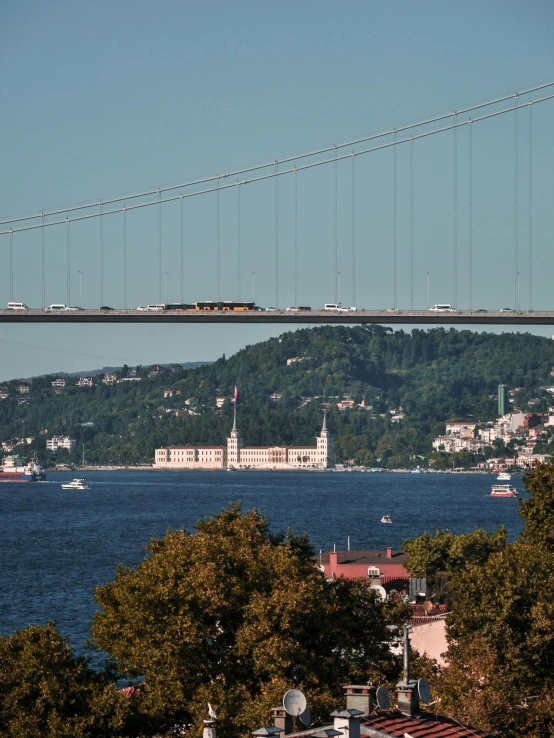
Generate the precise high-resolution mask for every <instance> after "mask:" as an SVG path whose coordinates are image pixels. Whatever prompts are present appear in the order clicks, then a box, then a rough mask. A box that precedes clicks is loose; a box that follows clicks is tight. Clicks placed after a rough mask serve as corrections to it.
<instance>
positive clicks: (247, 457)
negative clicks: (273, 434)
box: [154, 407, 333, 469]
mask: <svg viewBox="0 0 554 738" xmlns="http://www.w3.org/2000/svg"><path fill="white" fill-rule="evenodd" d="M332 450H333V439H332V438H331V435H330V433H329V431H328V429H327V416H326V415H324V416H323V427H322V429H321V433H320V434H319V436H317V438H316V444H315V446H245V445H244V442H243V439H242V436H241V435H240V433H239V431H238V429H237V416H236V407H235V417H234V422H233V428H232V430H231V435H230V437H229V438H228V439H227V445H226V446H168V447H166V448H158V449H156V452H155V459H154V467H155V468H157V469H227V468H228V469H328V468H329V467H330V466H331V465H332V463H333V461H332Z"/></svg>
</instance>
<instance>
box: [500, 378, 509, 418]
mask: <svg viewBox="0 0 554 738" xmlns="http://www.w3.org/2000/svg"><path fill="white" fill-rule="evenodd" d="M507 412H508V389H507V386H506V385H505V384H499V385H498V415H499V416H502V415H506V413H507Z"/></svg>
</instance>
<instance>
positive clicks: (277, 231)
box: [274, 161, 279, 308]
mask: <svg viewBox="0 0 554 738" xmlns="http://www.w3.org/2000/svg"><path fill="white" fill-rule="evenodd" d="M278 167H279V162H278V161H275V177H274V186H275V236H274V238H275V307H276V308H278V307H279V177H278V176H277V169H278Z"/></svg>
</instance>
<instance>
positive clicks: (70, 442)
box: [46, 436, 77, 451]
mask: <svg viewBox="0 0 554 738" xmlns="http://www.w3.org/2000/svg"><path fill="white" fill-rule="evenodd" d="M76 445H77V441H76V440H75V438H69V436H52V438H49V439H48V440H47V441H46V448H47V449H48V450H49V451H57V450H58V449H59V448H64V449H65V450H66V451H71V449H72V448H73V447H74V446H76Z"/></svg>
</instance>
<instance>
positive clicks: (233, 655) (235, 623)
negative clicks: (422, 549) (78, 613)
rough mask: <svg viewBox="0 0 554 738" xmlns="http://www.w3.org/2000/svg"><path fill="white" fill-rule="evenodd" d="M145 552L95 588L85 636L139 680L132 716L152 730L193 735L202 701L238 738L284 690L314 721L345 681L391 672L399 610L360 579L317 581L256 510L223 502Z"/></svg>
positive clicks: (297, 551) (302, 554) (303, 556)
mask: <svg viewBox="0 0 554 738" xmlns="http://www.w3.org/2000/svg"><path fill="white" fill-rule="evenodd" d="M148 551H149V555H148V557H147V558H146V559H145V561H144V562H143V563H141V564H140V565H139V566H138V567H137V568H136V569H123V568H120V569H119V570H118V572H117V575H116V577H115V580H114V581H113V582H111V583H108V584H106V585H104V586H101V587H98V588H97V590H96V601H97V603H98V605H99V606H100V612H99V613H98V614H97V615H96V616H95V618H94V623H93V635H94V638H95V640H96V642H97V643H98V645H99V646H100V648H102V649H104V650H107V651H108V652H109V653H110V654H111V655H112V656H113V657H114V658H115V659H116V661H117V665H118V668H119V669H120V670H121V671H122V672H124V673H126V674H128V675H130V676H141V677H143V679H144V687H143V690H142V696H141V701H140V710H141V714H142V715H143V716H144V718H145V720H148V721H149V723H150V725H151V726H152V728H153V729H154V728H155V729H156V730H157V731H163V730H166V729H167V727H168V726H169V725H171V724H174V723H184V724H190V723H193V724H194V726H195V731H196V733H198V732H199V731H200V729H201V725H202V720H203V719H204V718H205V713H206V702H207V701H208V700H209V701H210V702H212V703H213V704H214V705H216V706H217V708H218V725H219V726H221V730H222V732H223V733H224V734H225V735H228V736H237V735H240V734H243V733H245V732H249V731H250V730H251V729H252V727H253V726H256V725H263V724H264V722H266V721H267V715H268V712H269V709H270V708H271V707H273V706H274V705H275V704H278V703H279V701H280V699H281V697H282V694H283V692H284V691H285V690H286V689H288V688H290V687H293V686H297V687H299V688H301V689H303V690H305V691H306V692H307V695H308V698H309V702H310V706H311V708H312V716H314V717H315V719H317V717H318V715H321V716H324V715H325V713H326V711H327V710H328V709H329V708H330V707H333V706H335V704H336V702H337V701H338V700H340V699H341V698H342V685H343V684H345V683H347V682H349V681H350V680H355V682H357V681H358V680H362V681H367V680H368V679H370V678H378V679H383V678H386V677H387V675H388V676H389V677H394V676H396V674H397V672H396V669H397V662H396V659H395V657H394V656H393V655H392V654H391V652H390V650H389V648H388V643H389V641H390V639H391V634H390V631H389V630H388V629H387V627H386V626H387V624H390V623H391V622H401V621H402V619H403V618H404V617H406V614H407V613H406V608H405V606H404V605H403V604H402V603H400V602H397V601H392V602H390V603H386V604H385V603H382V602H380V601H379V600H378V599H376V596H375V593H374V592H373V591H372V590H370V589H369V586H368V585H367V584H366V583H364V582H362V581H361V580H359V581H353V582H347V581H340V582H338V583H328V582H327V581H326V580H325V579H324V577H323V576H322V575H321V573H320V572H319V571H318V570H317V569H316V568H315V567H314V566H313V562H312V559H311V556H312V550H311V547H310V545H309V543H308V541H307V539H306V538H305V537H304V536H297V535H294V534H289V535H287V536H284V537H283V536H278V537H275V536H272V535H270V533H269V530H268V523H267V520H266V519H265V518H264V517H263V516H261V515H260V514H259V513H257V512H248V513H246V514H243V513H242V512H241V509H240V506H235V505H231V506H230V507H229V508H228V509H226V510H223V511H222V512H221V513H220V514H219V515H216V516H215V517H214V518H208V519H205V520H203V521H201V522H200V523H198V524H197V526H196V533H194V534H190V533H186V532H185V531H183V530H179V531H173V532H169V533H168V534H167V535H166V536H165V538H164V539H163V540H152V541H151V542H150V545H149V547H148Z"/></svg>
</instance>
